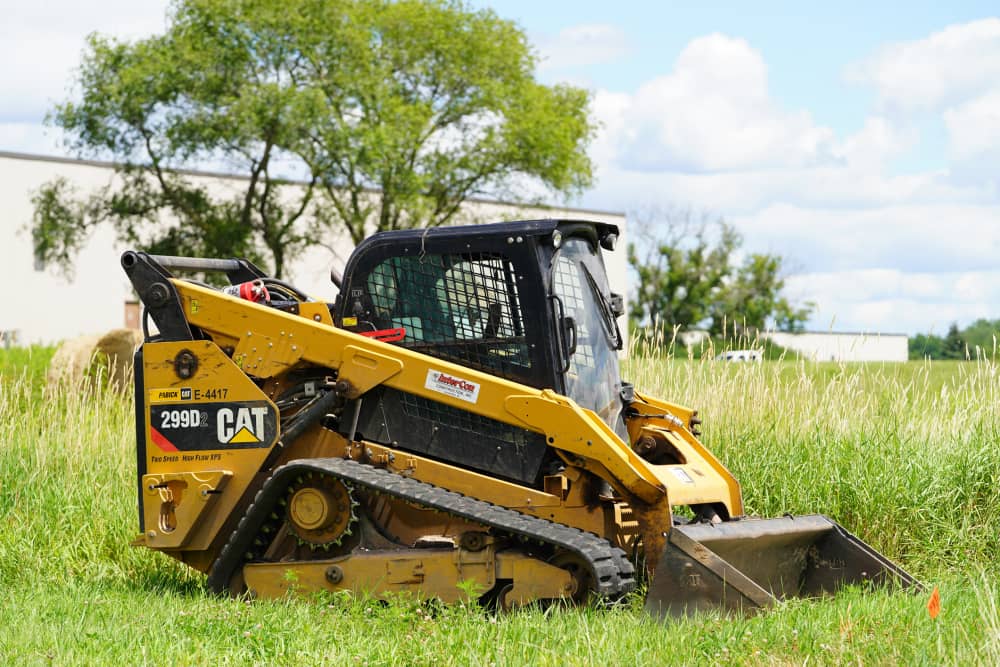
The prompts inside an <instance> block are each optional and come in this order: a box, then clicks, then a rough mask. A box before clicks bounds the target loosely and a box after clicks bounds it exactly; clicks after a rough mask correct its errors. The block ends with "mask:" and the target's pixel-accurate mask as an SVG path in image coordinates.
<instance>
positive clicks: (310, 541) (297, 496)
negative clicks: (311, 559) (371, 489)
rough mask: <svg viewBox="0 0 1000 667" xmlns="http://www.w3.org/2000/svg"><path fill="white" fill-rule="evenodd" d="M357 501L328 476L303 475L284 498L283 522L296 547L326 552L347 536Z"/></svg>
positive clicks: (342, 486) (352, 523)
mask: <svg viewBox="0 0 1000 667" xmlns="http://www.w3.org/2000/svg"><path fill="white" fill-rule="evenodd" d="M357 504H358V503H357V501H356V500H354V497H353V496H352V494H351V490H350V488H348V486H347V485H346V484H344V482H342V481H340V480H338V479H336V478H334V477H331V476H329V475H318V474H317V475H312V474H310V475H306V476H305V478H304V479H303V478H301V477H300V478H299V479H298V480H296V481H295V483H293V484H292V485H291V486H290V487H289V488H288V493H287V494H286V496H285V521H286V523H287V525H288V529H289V531H290V532H291V533H292V534H293V535H294V536H295V537H296V538H297V539H298V541H299V543H300V544H304V545H307V546H309V547H310V548H312V549H329V548H330V547H332V546H336V545H339V544H340V543H341V542H342V541H343V539H344V537H346V536H347V535H350V534H351V528H352V526H353V525H354V523H355V522H357V520H358V517H357V515H356V514H355V512H354V508H355V507H357Z"/></svg>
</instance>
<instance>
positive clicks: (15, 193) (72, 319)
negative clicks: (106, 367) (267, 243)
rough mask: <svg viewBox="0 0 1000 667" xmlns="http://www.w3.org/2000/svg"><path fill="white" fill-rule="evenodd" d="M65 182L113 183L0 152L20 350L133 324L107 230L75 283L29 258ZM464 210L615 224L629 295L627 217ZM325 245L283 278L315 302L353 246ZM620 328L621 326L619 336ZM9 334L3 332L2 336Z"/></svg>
mask: <svg viewBox="0 0 1000 667" xmlns="http://www.w3.org/2000/svg"><path fill="white" fill-rule="evenodd" d="M60 176H61V177H63V178H65V179H67V180H68V181H69V182H70V183H71V184H73V186H74V187H75V188H76V189H77V192H78V194H79V195H80V196H84V195H86V194H87V193H88V192H93V191H95V190H97V189H98V188H101V187H104V186H107V185H108V184H109V183H111V182H112V181H113V176H114V172H113V165H111V164H110V163H106V162H94V161H83V160H70V159H64V158H52V157H42V156H37V155H25V154H20V153H8V152H3V151H0V202H2V206H3V209H2V210H3V212H2V218H0V279H2V281H3V285H4V308H3V309H2V310H0V336H3V338H4V339H5V340H8V341H10V340H14V341H16V342H18V343H19V344H29V343H36V342H45V343H52V342H56V341H59V340H61V339H64V338H70V337H73V336H78V335H81V334H90V333H100V332H104V331H107V330H109V329H114V328H117V327H122V326H135V325H136V320H137V317H136V316H137V310H136V308H135V307H134V306H129V305H128V304H130V303H132V302H134V300H135V294H134V292H133V290H132V286H131V284H130V283H129V281H128V279H127V278H126V277H125V273H124V272H123V271H122V268H121V265H120V264H119V257H120V255H121V253H122V251H123V250H126V248H124V247H122V246H121V245H119V244H118V243H117V242H116V240H115V234H114V232H113V230H112V229H110V227H106V226H105V227H102V228H99V229H97V230H95V232H94V233H93V234H92V235H91V237H90V239H89V241H88V242H87V244H86V246H85V247H84V248H83V250H82V251H81V252H80V254H79V256H78V257H77V258H76V261H75V262H74V265H73V266H74V270H73V279H72V280H67V279H65V278H63V277H61V276H59V275H58V274H57V272H56V271H54V270H53V267H42V266H38V265H37V264H36V262H35V259H34V253H33V250H32V243H31V230H30V224H31V219H32V211H33V207H32V203H31V198H32V196H33V194H34V193H35V192H36V191H37V190H38V188H40V187H41V186H42V185H43V184H44V183H47V182H49V181H51V180H53V179H55V178H57V177H60ZM196 178H198V179H199V180H203V181H204V182H206V183H207V184H208V185H209V187H210V188H211V189H213V190H217V191H219V192H222V191H224V190H225V189H226V188H231V187H232V186H234V185H239V184H240V183H242V182H243V179H239V178H236V177H233V176H226V175H223V174H199V175H197V176H196ZM463 212H464V213H465V214H466V215H467V219H475V220H477V221H501V220H513V219H537V218H575V219H584V220H593V221H596V222H607V223H611V224H615V225H618V227H619V229H620V230H621V232H622V234H621V238H620V240H619V244H618V251H617V252H613V253H606V254H605V263H606V264H607V269H608V276H609V279H610V282H611V288H612V290H614V291H615V292H618V293H620V294H622V295H626V294H627V290H626V282H627V272H626V269H627V261H626V255H625V241H624V235H625V216H624V215H623V214H621V213H610V212H605V211H592V210H583V209H570V208H533V207H522V206H517V205H514V204H508V203H504V202H500V201H490V200H473V201H471V202H468V204H467V205H466V206H465V207H464V210H463ZM331 236H333V237H334V238H328V239H324V241H325V242H326V243H327V244H328V245H330V246H331V247H332V250H327V249H323V248H313V249H311V250H310V251H308V252H306V253H304V254H303V255H302V256H300V257H298V258H296V259H295V260H294V261H291V262H289V267H288V270H287V275H286V276H285V278H286V280H288V281H289V282H291V283H293V284H295V285H296V286H298V287H299V288H300V289H302V290H304V291H306V292H308V293H310V294H312V295H313V296H315V297H316V298H319V299H325V300H327V301H332V300H333V299H334V297H335V296H336V288H335V287H334V286H333V285H332V284H331V282H330V269H331V267H333V266H338V267H340V268H343V265H344V264H345V262H346V260H347V257H348V256H349V255H350V253H351V250H352V248H353V244H352V243H351V241H350V239H349V237H348V236H347V235H346V233H345V234H341V235H340V236H339V238H338V237H337V233H335V232H334V233H331ZM625 329H627V327H625V326H624V325H622V330H623V333H625ZM4 332H6V333H4Z"/></svg>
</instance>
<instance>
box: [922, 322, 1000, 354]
mask: <svg viewBox="0 0 1000 667" xmlns="http://www.w3.org/2000/svg"><path fill="white" fill-rule="evenodd" d="M998 338H1000V320H992V321H991V320H985V319H980V320H976V321H975V322H973V323H972V324H970V325H969V326H967V327H966V328H964V329H961V330H960V329H959V328H958V324H956V323H952V325H951V326H950V327H948V333H946V334H945V335H944V336H937V335H935V334H930V333H928V334H917V335H915V336H911V337H910V359H977V358H979V357H987V358H990V359H992V358H993V357H994V356H996V352H997V342H998Z"/></svg>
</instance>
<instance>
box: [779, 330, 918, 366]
mask: <svg viewBox="0 0 1000 667" xmlns="http://www.w3.org/2000/svg"><path fill="white" fill-rule="evenodd" d="M764 336H765V337H766V338H767V339H768V340H770V341H771V342H772V343H774V344H775V345H780V346H781V347H783V348H785V349H786V350H788V351H789V352H793V353H796V354H798V355H800V356H801V357H803V358H805V359H810V360H812V361H906V360H907V359H908V358H909V345H908V338H907V336H906V334H877V333H844V332H836V333H835V332H826V333H822V332H805V333H783V332H780V331H772V332H768V333H766V334H764Z"/></svg>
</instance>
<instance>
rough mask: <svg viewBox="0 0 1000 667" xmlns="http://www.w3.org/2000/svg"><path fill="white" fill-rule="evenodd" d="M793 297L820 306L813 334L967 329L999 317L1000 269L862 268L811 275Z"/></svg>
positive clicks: (791, 284) (799, 280)
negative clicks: (979, 321) (802, 296)
mask: <svg viewBox="0 0 1000 667" xmlns="http://www.w3.org/2000/svg"><path fill="white" fill-rule="evenodd" d="M787 284H788V291H789V292H790V293H791V294H806V295H808V298H810V299H812V300H814V301H815V302H816V305H817V309H816V312H815V313H814V315H813V318H812V320H811V321H810V323H809V326H810V328H812V329H814V330H825V329H832V330H835V331H837V330H839V331H845V330H848V331H871V332H879V333H917V332H933V333H937V334H939V335H941V334H943V333H944V332H945V331H947V329H948V326H949V325H950V324H951V323H952V322H958V323H959V324H960V326H964V325H967V324H968V323H970V322H973V321H974V320H976V319H979V318H988V319H995V318H996V317H997V311H996V304H997V302H998V301H1000V271H994V270H990V271H969V272H947V273H921V272H914V273H908V272H903V271H898V270H894V269H863V270H857V271H839V272H830V273H809V274H801V275H797V276H793V277H791V278H790V279H789V280H788V283H787Z"/></svg>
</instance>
